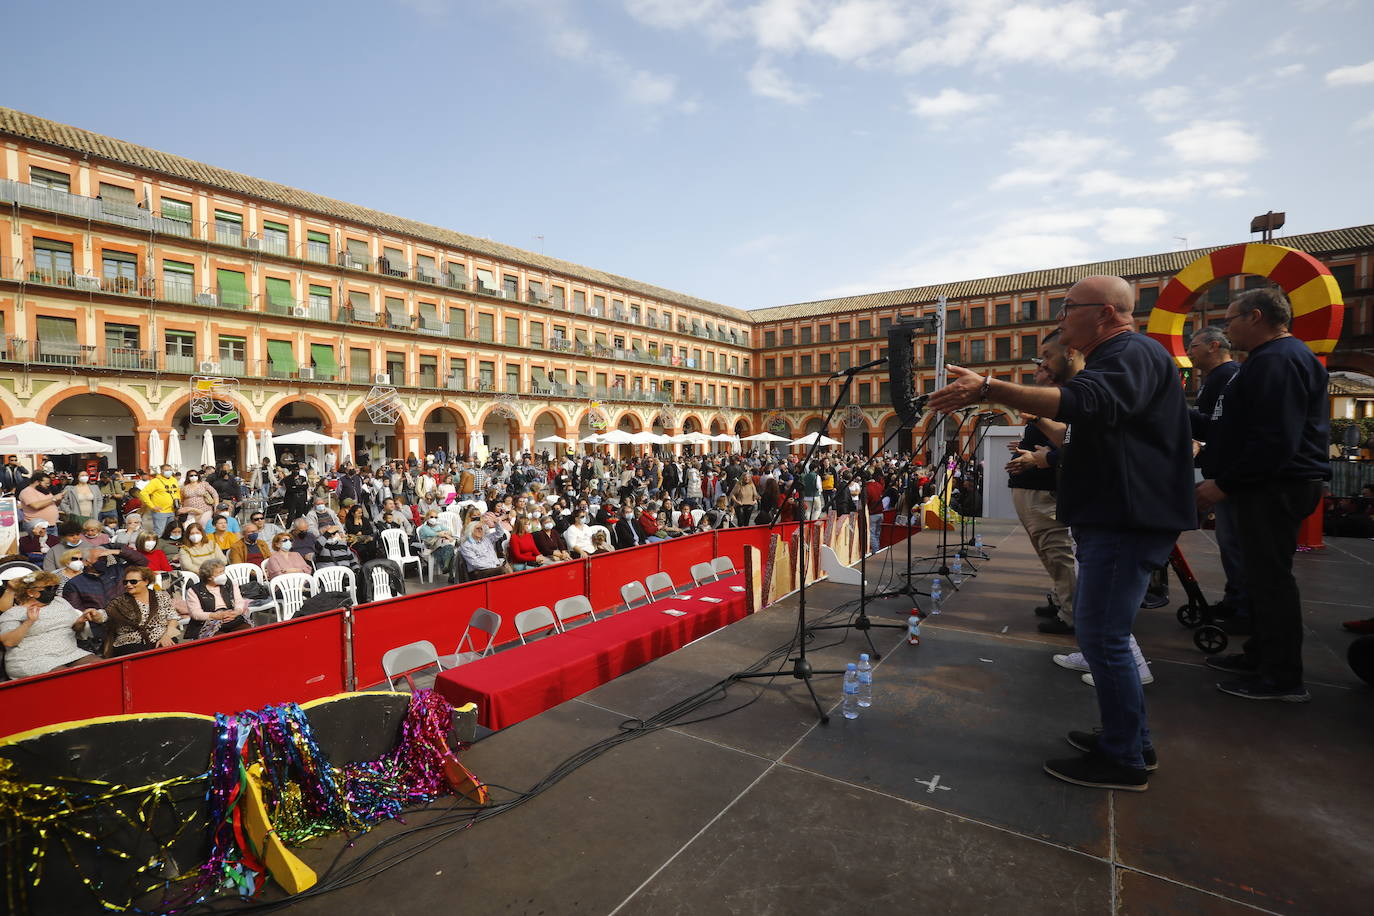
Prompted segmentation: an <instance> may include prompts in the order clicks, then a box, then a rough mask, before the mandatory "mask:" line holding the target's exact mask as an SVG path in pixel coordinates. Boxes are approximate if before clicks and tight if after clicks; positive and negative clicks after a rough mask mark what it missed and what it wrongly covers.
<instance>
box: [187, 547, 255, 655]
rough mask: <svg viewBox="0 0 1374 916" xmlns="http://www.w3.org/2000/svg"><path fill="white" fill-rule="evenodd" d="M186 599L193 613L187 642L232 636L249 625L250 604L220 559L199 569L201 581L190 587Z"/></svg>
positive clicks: (188, 627) (209, 562) (211, 561)
mask: <svg viewBox="0 0 1374 916" xmlns="http://www.w3.org/2000/svg"><path fill="white" fill-rule="evenodd" d="M186 598H187V605H188V608H189V610H190V612H191V622H190V623H189V624H188V625H187V626H186V638H187V639H209V638H210V637H211V636H214V635H215V634H216V633H233V632H234V631H236V630H246V629H248V627H249V626H250V624H249V622H248V601H247V600H246V599H245V598H244V597H243V596H242V595H240V594H239V590H238V586H236V585H235V584H234V583H233V581H232V580H230V578H229V576H228V575H227V574H225V572H224V564H223V563H221V562H220V561H219V560H210V561H208V562H207V563H206V564H205V565H204V566H202V567H201V568H200V581H199V582H197V583H196V584H195V585H193V586H191V588H190V592H189V594H187V596H186Z"/></svg>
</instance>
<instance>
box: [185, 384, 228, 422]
mask: <svg viewBox="0 0 1374 916" xmlns="http://www.w3.org/2000/svg"><path fill="white" fill-rule="evenodd" d="M237 387H238V379H232V378H216V377H212V376H203V375H197V376H193V377H192V378H191V405H190V413H191V422H192V423H193V424H194V425H196V426H238V425H239V419H240V417H239V410H238V408H237V407H235V406H234V390H235V389H236V388H237Z"/></svg>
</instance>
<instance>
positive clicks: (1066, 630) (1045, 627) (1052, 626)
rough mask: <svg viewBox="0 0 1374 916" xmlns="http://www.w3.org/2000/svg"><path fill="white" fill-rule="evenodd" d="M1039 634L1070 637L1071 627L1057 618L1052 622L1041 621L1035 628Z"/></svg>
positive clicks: (1071, 633)
mask: <svg viewBox="0 0 1374 916" xmlns="http://www.w3.org/2000/svg"><path fill="white" fill-rule="evenodd" d="M1036 629H1038V630H1039V631H1040V632H1041V633H1049V634H1051V635H1052V636H1072V635H1073V627H1071V626H1069V625H1068V624H1067V623H1065V622H1064V621H1062V620H1060V619H1059V618H1058V617H1055V618H1053V619H1052V620H1042V621H1041V622H1040V624H1039V625H1038V626H1037V627H1036Z"/></svg>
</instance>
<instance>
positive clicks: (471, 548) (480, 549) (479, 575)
mask: <svg viewBox="0 0 1374 916" xmlns="http://www.w3.org/2000/svg"><path fill="white" fill-rule="evenodd" d="M458 552H459V553H460V554H462V557H463V563H464V565H466V566H467V572H468V578H469V579H484V578H486V577H487V576H500V575H504V574H505V573H508V572H511V571H512V570H511V566H510V564H509V563H505V562H502V560H501V558H500V557H498V556H497V555H496V548H495V547H494V546H493V545H492V543H491V539H490V538H489V537H488V536H487V530H486V524H485V523H483V522H473V523H472V524H471V525H469V526H468V533H467V535H466V536H465V537H464V538H463V542H462V544H460V545H459V547H458Z"/></svg>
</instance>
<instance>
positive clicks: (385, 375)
mask: <svg viewBox="0 0 1374 916" xmlns="http://www.w3.org/2000/svg"><path fill="white" fill-rule="evenodd" d="M372 384H374V385H390V384H391V373H390V372H378V373H377V374H376V375H374V376H372Z"/></svg>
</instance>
